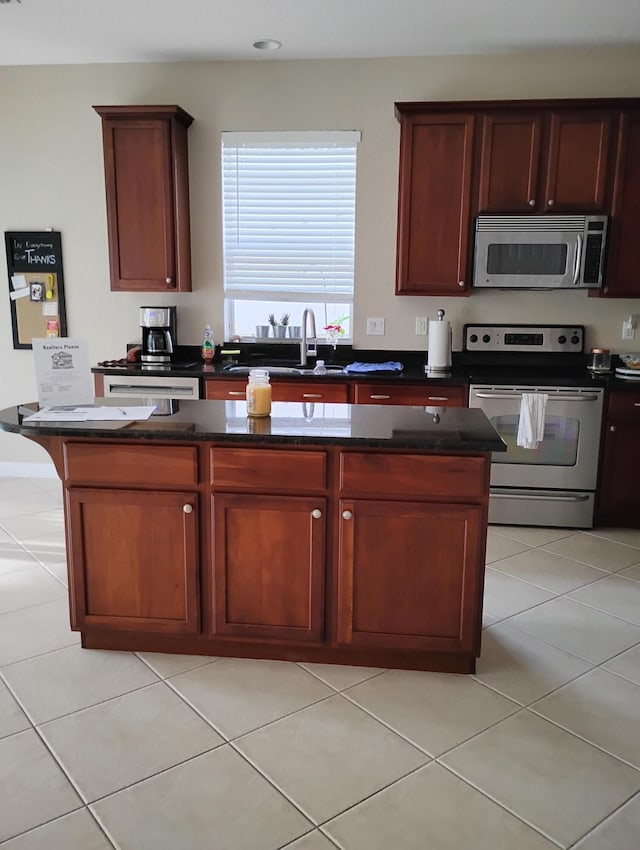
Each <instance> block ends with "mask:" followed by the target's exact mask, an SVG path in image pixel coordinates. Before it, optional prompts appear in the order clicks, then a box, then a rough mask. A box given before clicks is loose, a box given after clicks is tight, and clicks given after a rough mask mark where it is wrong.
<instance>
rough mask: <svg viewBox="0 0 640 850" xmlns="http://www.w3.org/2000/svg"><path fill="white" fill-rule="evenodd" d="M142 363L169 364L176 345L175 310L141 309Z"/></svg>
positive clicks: (167, 308) (161, 308) (171, 308)
mask: <svg viewBox="0 0 640 850" xmlns="http://www.w3.org/2000/svg"><path fill="white" fill-rule="evenodd" d="M140 326H141V328H142V352H141V355H140V360H141V361H142V363H147V364H155V365H162V364H168V363H170V362H171V355H172V354H173V349H174V346H175V344H176V308H175V307H141V308H140Z"/></svg>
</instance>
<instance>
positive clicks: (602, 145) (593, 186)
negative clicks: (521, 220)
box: [478, 109, 614, 214]
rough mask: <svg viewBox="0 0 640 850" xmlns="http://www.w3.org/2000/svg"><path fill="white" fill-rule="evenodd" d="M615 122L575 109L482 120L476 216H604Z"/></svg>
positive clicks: (604, 115)
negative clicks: (526, 214) (565, 213)
mask: <svg viewBox="0 0 640 850" xmlns="http://www.w3.org/2000/svg"><path fill="white" fill-rule="evenodd" d="M613 119H614V116H613V115H612V114H610V113H606V112H603V111H586V112H585V111H579V110H575V109H567V110H566V111H564V110H556V111H553V112H548V111H547V112H544V111H540V112H522V111H520V110H518V109H511V110H505V111H503V112H496V113H490V114H487V115H484V116H483V118H482V141H481V153H480V175H479V190H478V212H479V213H496V214H503V213H507V214H508V213H520V214H522V213H534V214H541V213H561V212H577V213H589V212H591V213H594V212H606V208H607V202H608V201H609V200H610V191H609V188H610V185H611V181H610V148H611V135H612V124H613Z"/></svg>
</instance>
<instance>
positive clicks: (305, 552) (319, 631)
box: [213, 494, 326, 642]
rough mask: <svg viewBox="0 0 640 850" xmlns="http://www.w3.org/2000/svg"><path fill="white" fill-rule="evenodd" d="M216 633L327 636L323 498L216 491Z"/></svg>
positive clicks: (268, 636) (308, 638)
mask: <svg viewBox="0 0 640 850" xmlns="http://www.w3.org/2000/svg"><path fill="white" fill-rule="evenodd" d="M213 505H214V508H213V516H214V546H213V572H214V603H213V608H214V616H215V622H214V628H213V631H214V634H216V635H218V636H223V635H226V636H230V637H246V638H263V639H267V640H269V639H271V640H286V641H305V642H306V641H321V640H322V638H323V619H324V618H323V610H324V565H325V535H326V527H325V514H326V506H325V499H324V498H312V497H309V498H307V497H301V496H245V495H226V494H223V495H216V496H214V497H213Z"/></svg>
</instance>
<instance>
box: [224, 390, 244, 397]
mask: <svg viewBox="0 0 640 850" xmlns="http://www.w3.org/2000/svg"><path fill="white" fill-rule="evenodd" d="M246 394H247V393H246V390H229V392H228V393H227V395H241V396H246Z"/></svg>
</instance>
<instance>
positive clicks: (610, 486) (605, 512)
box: [596, 391, 640, 528]
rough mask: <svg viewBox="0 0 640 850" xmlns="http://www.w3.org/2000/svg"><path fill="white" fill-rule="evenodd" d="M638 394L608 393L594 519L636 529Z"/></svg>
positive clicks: (639, 519) (639, 498) (639, 515)
mask: <svg viewBox="0 0 640 850" xmlns="http://www.w3.org/2000/svg"><path fill="white" fill-rule="evenodd" d="M639 445H640V393H636V392H631V391H629V392H624V391H623V392H618V393H612V395H611V397H610V399H609V413H608V416H607V421H606V424H605V429H604V441H603V451H602V462H601V470H600V486H599V487H598V507H597V511H596V513H597V520H598V522H599V523H602V524H607V525H621V526H627V527H631V528H640V490H639V489H638V481H640V451H639V450H638V446H639Z"/></svg>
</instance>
